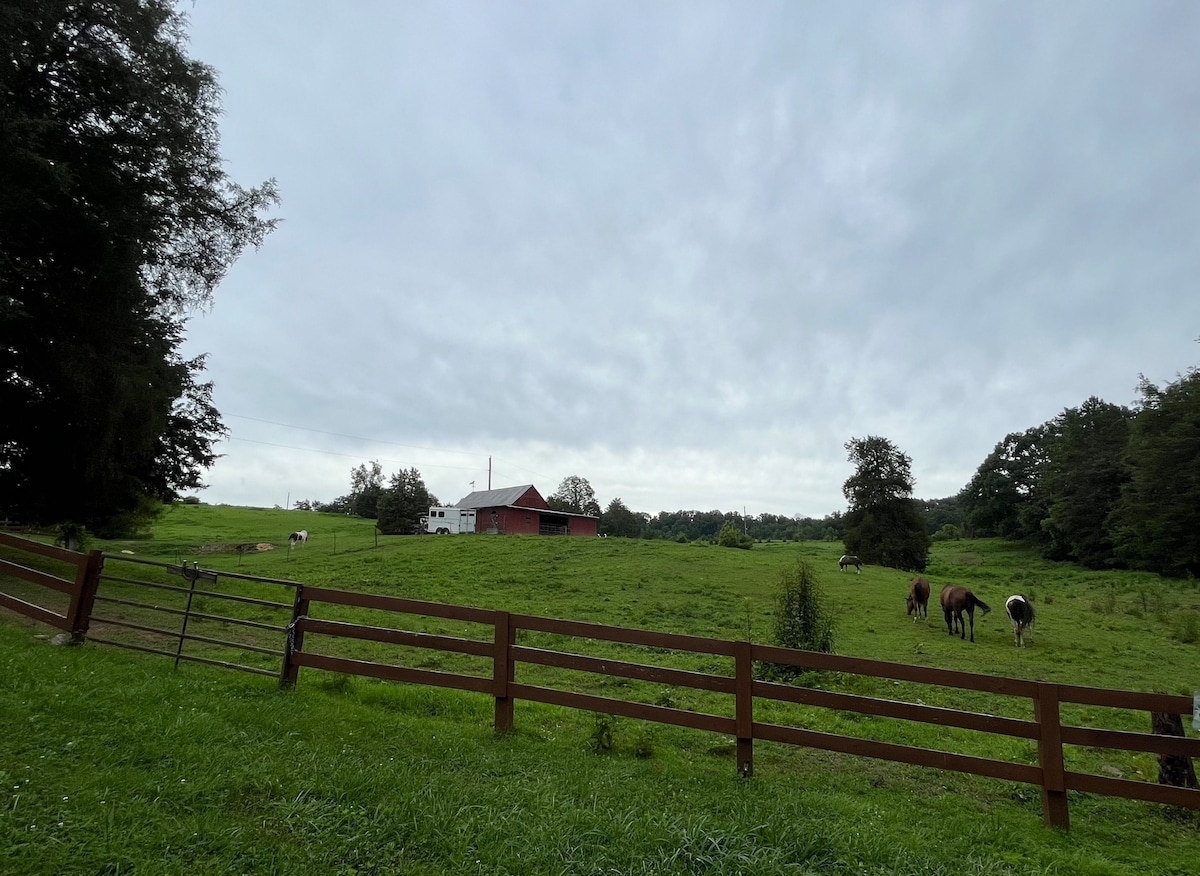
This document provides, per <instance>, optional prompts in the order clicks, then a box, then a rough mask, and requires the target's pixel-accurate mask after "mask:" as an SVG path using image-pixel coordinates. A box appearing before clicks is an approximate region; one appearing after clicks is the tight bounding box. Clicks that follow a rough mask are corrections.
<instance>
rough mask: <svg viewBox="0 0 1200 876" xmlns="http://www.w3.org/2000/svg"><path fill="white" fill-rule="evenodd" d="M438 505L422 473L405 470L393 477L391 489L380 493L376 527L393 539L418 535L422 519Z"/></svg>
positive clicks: (389, 485)
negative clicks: (431, 508)
mask: <svg viewBox="0 0 1200 876" xmlns="http://www.w3.org/2000/svg"><path fill="white" fill-rule="evenodd" d="M437 504H438V500H437V497H436V496H434V495H433V494H432V493H430V492H429V490H428V489H427V488H426V486H425V481H424V480H423V479H422V477H421V473H420V472H419V471H417V470H416V469H415V468H410V469H408V470H407V471H406V470H404V469H401V470H400V471H398V472H396V474H394V475H392V477H391V479H390V480H389V481H388V486H387V489H384V490H382V491H381V492H380V493H379V497H378V500H377V501H376V506H375V508H376V512H377V515H378V516H377V522H376V524H375V525H376V526H378V527H379V531H380V532H383V533H387V534H389V535H397V534H400V535H407V534H410V533H413V532H416V531H417V527H418V522H419V520H420V518H421V516H422V515H423V514H428V513H429V508H430V506H431V505H437Z"/></svg>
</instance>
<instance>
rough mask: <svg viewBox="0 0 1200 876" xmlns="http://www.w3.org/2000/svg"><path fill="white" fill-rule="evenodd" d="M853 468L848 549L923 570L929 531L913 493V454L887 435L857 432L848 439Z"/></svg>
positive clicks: (847, 488) (846, 489)
mask: <svg viewBox="0 0 1200 876" xmlns="http://www.w3.org/2000/svg"><path fill="white" fill-rule="evenodd" d="M846 451H847V453H848V455H849V459H850V462H852V463H854V466H855V470H854V474H853V475H851V476H850V477H849V478H847V480H846V482H845V484H843V486H842V493H843V494H844V495H845V497H846V499H847V500H848V501H849V503H850V509H849V511H848V512H847V514H846V539H845V546H846V551H847V553H851V554H855V555H857V556H858V557H860V558H861V559H862V560H863V562H866V563H871V564H874V565H880V566H889V567H891V568H896V569H906V570H909V571H915V572H923V571H924V570H925V567H926V565H928V563H929V545H930V540H929V535H928V534H927V533H926V532H925V524H924V521H923V520H922V519H921V512H920V511H919V510H918V509H917V506H916V503H915V502H914V501H913V499H912V492H913V478H912V459H911V458H910V457H909V456H908V454H906V453H902V452H901V451H900V449H899V448H897V447H896V445H894V444H893V443H892V442H891V441H889V440H888V439H886V438H880V437H876V436H868V437H867V438H852V439H851V440H850V441H848V442H847V443H846Z"/></svg>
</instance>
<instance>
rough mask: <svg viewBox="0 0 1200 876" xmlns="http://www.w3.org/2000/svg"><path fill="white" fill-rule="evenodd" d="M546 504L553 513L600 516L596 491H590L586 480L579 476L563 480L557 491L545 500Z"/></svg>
mask: <svg viewBox="0 0 1200 876" xmlns="http://www.w3.org/2000/svg"><path fill="white" fill-rule="evenodd" d="M546 504H547V505H549V506H550V507H551V508H553V509H554V510H555V511H570V512H571V513H574V514H590V515H592V516H593V517H599V516H600V503H599V502H597V501H596V491H595V490H593V489H592V485H591V484H589V483H588V481H587V478H581V477H580V476H579V475H571V476H570V477H566V478H563V481H562V483H561V484H559V485H558V489H557V490H556V491H555V492H554V493H553V494H551V495H550V496H548V497H547V498H546Z"/></svg>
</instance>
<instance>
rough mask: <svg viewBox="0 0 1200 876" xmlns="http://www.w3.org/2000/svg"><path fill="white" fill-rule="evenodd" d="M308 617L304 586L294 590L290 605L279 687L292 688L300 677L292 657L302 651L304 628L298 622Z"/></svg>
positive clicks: (298, 666)
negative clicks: (289, 621)
mask: <svg viewBox="0 0 1200 876" xmlns="http://www.w3.org/2000/svg"><path fill="white" fill-rule="evenodd" d="M307 617H308V599H307V598H306V597H305V595H304V585H303V584H301V585H299V586H298V587H297V588H296V601H295V602H294V603H292V622H291V623H290V624H288V628H287V640H286V641H285V642H284V645H283V666H282V667H280V669H279V686H280V687H281V688H288V689H290V688H294V687H295V686H296V681H297V679H298V677H299V675H300V665H299V664H298V663H296V662H295V660H294V659H293V655H294V654H295V653H296V652H297V651H301V650H303V646H304V628H303V627H302V626H300V621H302V620H304V619H306V618H307Z"/></svg>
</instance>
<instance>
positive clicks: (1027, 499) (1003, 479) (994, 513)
mask: <svg viewBox="0 0 1200 876" xmlns="http://www.w3.org/2000/svg"><path fill="white" fill-rule="evenodd" d="M1047 440H1048V434H1047V429H1046V427H1045V426H1037V427H1034V428H1032V429H1026V430H1025V431H1024V432H1011V433H1009V434H1008V435H1006V436H1005V437H1004V440H1003V441H1001V442H1000V443H999V444H997V445H996V447H995V449H994V450H992V452H991V453H990V454H988V457H987V459H985V460H984V461H983V463H982V464H981V465H980V466H979V468H978V470H977V471H976V472H975V474H974V476H972V478H971V480H970V481H969V482H968V483H967V485H966V486H965V487H963V489H962V492H960V493H959V504H960V505H961V507H962V510H963V513H964V514H965V516H966V521H967V531H968V533H969V534H970V535H972V536H979V537H985V538H986V537H992V536H999V537H1001V538H1010V539H1020V538H1028V537H1031V536H1033V535H1035V534H1036V533H1037V532H1038V531H1039V530H1040V526H1041V521H1042V519H1043V518H1044V513H1043V512H1042V511H1041V509H1040V506H1039V505H1038V493H1039V488H1040V485H1041V474H1042V469H1043V468H1044V467H1045V464H1046V458H1047V448H1046V443H1047Z"/></svg>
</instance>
